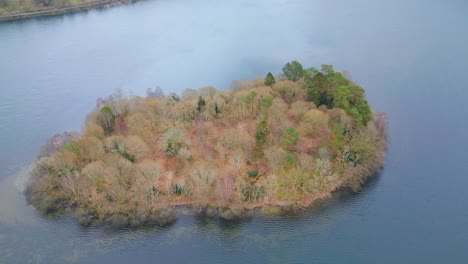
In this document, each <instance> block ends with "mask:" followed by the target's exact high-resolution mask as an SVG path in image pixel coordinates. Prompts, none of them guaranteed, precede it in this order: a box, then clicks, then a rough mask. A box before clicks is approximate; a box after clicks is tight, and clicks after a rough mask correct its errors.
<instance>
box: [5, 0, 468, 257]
mask: <svg viewBox="0 0 468 264" xmlns="http://www.w3.org/2000/svg"><path fill="white" fill-rule="evenodd" d="M467 14H468V4H467V3H466V2H465V1H456V0H453V1H422V0H415V1H411V2H408V1H403V0H396V1H364V0H356V1H345V0H332V1H316V0H313V1H310V0H308V1H307V0H294V1H285V0H274V1H271V0H270V1H266V0H263V1H261V0H260V1H248V0H243V1H242V0H239V1H215V0H199V1H189V0H148V1H142V2H138V3H136V4H133V5H125V6H120V7H115V8H111V9H104V10H95V11H90V12H85V13H79V14H71V15H64V16H58V17H49V18H37V19H30V20H24V21H16V22H7V23H0V124H1V125H0V149H1V151H0V262H5V263H64V262H79V263H96V262H99V261H101V262H103V263H127V262H130V261H136V262H152V263H154V262H162V263H168V262H169V263H180V262H182V261H184V262H190V263H206V262H216V263H240V262H253V263H254V262H258V263H261V262H269V263H463V262H467V261H468V250H467V245H468V225H467V223H468V210H466V205H467V201H468V192H466V186H468V177H467V176H468V163H467V162H466V161H467V157H468V156H467V154H466V149H468V137H467V135H468V133H467V132H468V103H467V99H466V98H468V90H467V89H466V87H467V86H466V81H465V75H466V74H465V72H466V67H467V61H468V46H467V43H468V27H467V25H468V16H467ZM294 59H297V60H299V61H301V62H302V63H303V64H304V65H307V66H316V67H319V65H320V64H321V63H327V64H333V65H334V66H335V68H338V69H346V70H347V71H349V72H350V73H351V75H352V77H353V79H354V80H355V81H356V82H357V83H359V84H361V85H362V86H363V87H364V88H365V89H366V91H367V97H368V99H369V102H370V103H371V105H372V106H373V107H374V108H375V109H376V110H378V111H383V112H387V113H388V116H389V119H390V124H391V126H390V131H389V132H390V142H389V150H388V155H387V159H386V162H385V169H384V170H383V172H382V174H381V175H380V176H379V177H377V178H375V179H373V180H372V181H371V182H370V183H369V184H368V185H366V186H365V188H364V190H363V191H362V192H360V193H357V194H349V193H341V194H338V195H337V196H335V197H334V198H333V199H331V200H329V201H325V202H323V203H321V204H320V205H318V206H317V207H315V208H313V209H311V210H310V211H308V212H305V213H303V214H300V215H294V216H283V217H276V218H269V217H264V216H258V217H254V218H252V219H250V220H247V221H244V222H239V223H227V222H223V221H219V220H216V219H207V218H203V217H196V216H192V215H184V214H183V213H181V215H180V218H179V221H178V222H177V223H176V224H175V225H174V226H172V227H168V228H152V229H145V230H125V229H124V230H112V229H107V228H83V227H80V226H79V225H78V224H77V223H76V221H75V220H74V219H73V218H71V217H68V216H64V217H59V218H44V217H41V216H39V215H38V214H37V213H36V212H35V210H34V209H33V208H32V207H30V206H28V205H26V203H25V202H24V197H23V196H22V194H21V192H20V191H21V188H22V186H23V185H24V184H23V183H24V180H25V179H26V178H27V175H26V174H27V166H28V165H29V164H30V163H31V162H32V161H33V160H34V159H35V157H36V154H37V151H38V149H39V147H40V145H41V144H42V143H44V142H45V141H46V139H47V138H49V137H50V136H51V135H53V134H54V133H57V132H62V131H79V130H80V129H81V126H82V124H83V121H84V119H85V117H86V114H87V113H88V112H90V111H91V110H92V109H93V107H94V105H95V100H96V98H98V97H102V96H107V95H109V94H111V93H112V92H114V91H115V89H122V90H123V91H125V92H127V93H129V94H134V95H144V94H145V91H146V89H147V88H149V87H156V86H157V85H159V86H161V87H162V88H163V90H164V91H165V92H166V93H170V92H180V91H182V90H183V89H184V88H199V87H202V86H207V85H213V86H215V87H217V88H218V89H225V88H227V87H229V85H230V84H231V82H232V80H235V79H251V78H254V77H257V76H264V75H265V74H266V73H267V72H269V71H272V72H279V71H280V69H281V67H282V65H284V64H285V62H287V61H290V60H294Z"/></svg>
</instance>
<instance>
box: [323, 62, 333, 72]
mask: <svg viewBox="0 0 468 264" xmlns="http://www.w3.org/2000/svg"><path fill="white" fill-rule="evenodd" d="M321 71H322V72H323V74H330V73H333V72H335V71H334V70H333V66H332V65H329V64H322V69H321Z"/></svg>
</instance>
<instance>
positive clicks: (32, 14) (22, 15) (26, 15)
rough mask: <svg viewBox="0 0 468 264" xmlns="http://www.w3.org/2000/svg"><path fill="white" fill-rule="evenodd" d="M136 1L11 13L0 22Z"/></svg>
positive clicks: (108, 0) (107, 1)
mask: <svg viewBox="0 0 468 264" xmlns="http://www.w3.org/2000/svg"><path fill="white" fill-rule="evenodd" d="M137 1H139V0H103V1H96V2H91V3H86V4H82V5H75V6H69V7H64V8H52V9H40V10H36V11H28V12H14V13H13V12H12V13H9V14H3V15H0V22H3V21H11V20H20V19H27V18H33V17H43V16H56V15H62V14H67V13H75V12H82V11H87V10H91V9H98V8H105V7H111V6H116V5H121V4H127V3H134V2H137Z"/></svg>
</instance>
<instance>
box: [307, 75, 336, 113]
mask: <svg viewBox="0 0 468 264" xmlns="http://www.w3.org/2000/svg"><path fill="white" fill-rule="evenodd" d="M306 89H307V99H308V100H309V101H312V102H314V103H315V104H316V105H317V106H320V105H326V106H327V107H328V108H332V106H333V97H332V94H331V93H330V90H331V88H330V82H329V81H328V79H327V77H326V76H325V75H324V74H323V73H321V72H319V73H317V74H315V76H314V77H313V78H312V79H310V80H306Z"/></svg>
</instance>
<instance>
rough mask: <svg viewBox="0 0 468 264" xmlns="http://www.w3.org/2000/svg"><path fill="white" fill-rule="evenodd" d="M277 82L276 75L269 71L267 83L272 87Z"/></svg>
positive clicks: (266, 78)
mask: <svg viewBox="0 0 468 264" xmlns="http://www.w3.org/2000/svg"><path fill="white" fill-rule="evenodd" d="M275 83H276V80H275V77H274V76H273V74H271V72H269V73H268V74H267V75H266V77H265V85H266V86H270V87H271V86H273V84H275Z"/></svg>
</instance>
